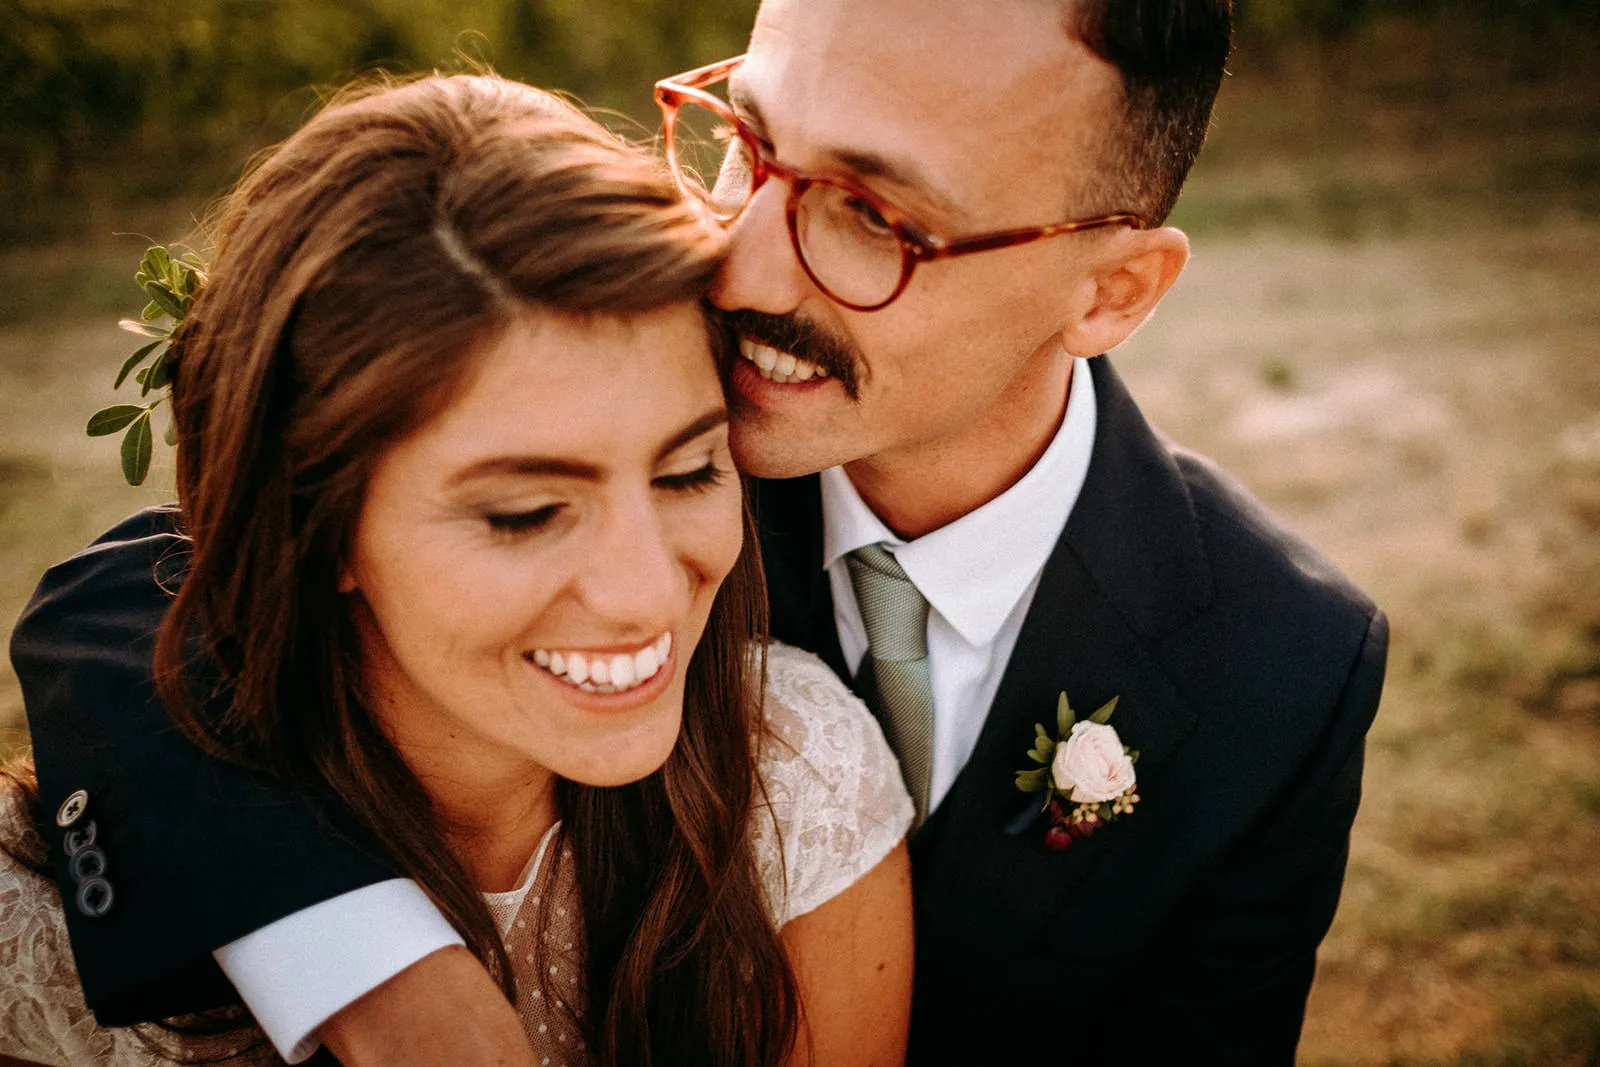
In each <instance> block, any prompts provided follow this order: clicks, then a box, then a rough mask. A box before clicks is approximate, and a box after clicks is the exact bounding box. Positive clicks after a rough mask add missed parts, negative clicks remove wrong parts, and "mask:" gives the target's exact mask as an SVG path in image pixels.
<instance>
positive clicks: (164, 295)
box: [144, 282, 184, 319]
mask: <svg viewBox="0 0 1600 1067" xmlns="http://www.w3.org/2000/svg"><path fill="white" fill-rule="evenodd" d="M144 291H145V292H146V293H148V294H149V296H150V303H152V304H155V305H158V306H159V307H160V308H161V310H162V311H164V312H165V313H167V314H168V315H171V316H172V317H173V318H175V319H181V318H183V311H184V308H183V301H182V300H180V299H179V298H178V294H177V293H174V292H173V291H172V290H171V289H168V288H167V287H166V285H164V284H163V283H161V282H151V283H149V284H148V285H146V286H145V287H144ZM146 317H147V318H148V316H146Z"/></svg>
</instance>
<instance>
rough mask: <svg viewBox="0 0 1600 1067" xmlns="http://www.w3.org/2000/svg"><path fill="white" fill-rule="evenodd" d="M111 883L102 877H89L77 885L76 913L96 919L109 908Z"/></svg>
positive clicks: (111, 895)
mask: <svg viewBox="0 0 1600 1067" xmlns="http://www.w3.org/2000/svg"><path fill="white" fill-rule="evenodd" d="M114 896H115V894H113V893H112V892H111V883H110V882H108V881H106V880H105V879H104V878H90V879H88V880H87V881H85V882H84V883H83V884H82V885H80V886H78V896H77V905H78V914H79V915H82V916H84V917H85V918H88V919H98V918H101V917H102V916H104V915H105V914H106V913H107V912H108V911H110V910H111V901H112V898H113V897H114Z"/></svg>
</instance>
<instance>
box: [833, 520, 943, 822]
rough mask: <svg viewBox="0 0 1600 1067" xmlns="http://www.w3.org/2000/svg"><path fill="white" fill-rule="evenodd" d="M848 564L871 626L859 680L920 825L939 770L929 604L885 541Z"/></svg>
mask: <svg viewBox="0 0 1600 1067" xmlns="http://www.w3.org/2000/svg"><path fill="white" fill-rule="evenodd" d="M845 565H846V566H847V567H848V568H849V569H850V583H851V585H853V586H854V587H855V591H856V603H857V605H859V606H860V608H861V621H862V622H863V623H864V624H865V625H866V629H867V656H866V658H865V659H864V660H863V661H862V664H861V666H862V670H861V671H859V672H857V677H858V679H860V681H861V683H862V688H864V689H865V691H866V695H867V705H868V707H870V708H871V709H872V712H873V714H874V715H876V716H877V717H878V721H879V722H880V723H882V724H883V732H884V735H885V736H886V737H887V738H888V739H889V747H890V748H892V749H894V753H895V755H896V756H898V757H900V771H901V773H902V774H904V775H905V780H906V788H907V789H908V790H910V792H911V799H912V800H913V801H915V802H916V806H917V820H916V825H921V823H922V820H923V818H924V817H925V816H926V815H927V813H928V782H929V779H930V778H931V777H932V775H933V685H932V682H931V681H930V679H929V674H928V602H927V601H926V600H924V599H923V597H922V594H921V593H919V592H917V587H916V586H915V585H913V584H912V582H911V579H910V578H907V577H906V572H905V571H904V570H902V569H901V567H900V564H899V563H896V562H895V558H894V557H893V556H891V555H890V554H889V553H888V552H886V551H885V550H884V548H883V546H882V545H881V544H877V545H867V546H866V547H865V548H858V549H856V551H854V552H852V553H850V554H849V555H848V556H846V557H845ZM869 668H870V672H869ZM863 675H865V677H863Z"/></svg>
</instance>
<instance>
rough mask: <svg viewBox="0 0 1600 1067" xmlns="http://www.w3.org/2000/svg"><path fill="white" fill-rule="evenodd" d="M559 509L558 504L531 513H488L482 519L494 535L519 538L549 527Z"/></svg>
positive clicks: (535, 509)
mask: <svg viewBox="0 0 1600 1067" xmlns="http://www.w3.org/2000/svg"><path fill="white" fill-rule="evenodd" d="M561 508H562V505H560V504H546V505H545V506H544V507H541V508H534V509H532V510H531V511H516V512H500V513H490V514H488V515H485V516H484V517H483V518H484V521H485V522H487V523H488V524H489V529H490V530H492V531H494V533H496V534H498V535H500V536H503V537H520V536H525V535H527V534H531V533H537V532H538V531H539V530H542V529H544V528H545V527H546V526H549V525H550V523H551V522H552V521H553V520H554V519H555V517H556V516H557V515H558V514H560V513H561Z"/></svg>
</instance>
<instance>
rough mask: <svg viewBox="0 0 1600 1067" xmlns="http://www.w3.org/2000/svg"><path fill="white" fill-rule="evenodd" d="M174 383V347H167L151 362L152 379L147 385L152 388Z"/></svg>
mask: <svg viewBox="0 0 1600 1067" xmlns="http://www.w3.org/2000/svg"><path fill="white" fill-rule="evenodd" d="M171 384H172V349H170V348H169V349H167V350H166V351H165V352H163V353H161V354H160V355H159V356H157V357H156V361H155V362H154V363H152V364H150V380H149V381H147V382H145V386H146V387H147V388H150V389H165V388H166V387H167V386H169V385H171Z"/></svg>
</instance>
